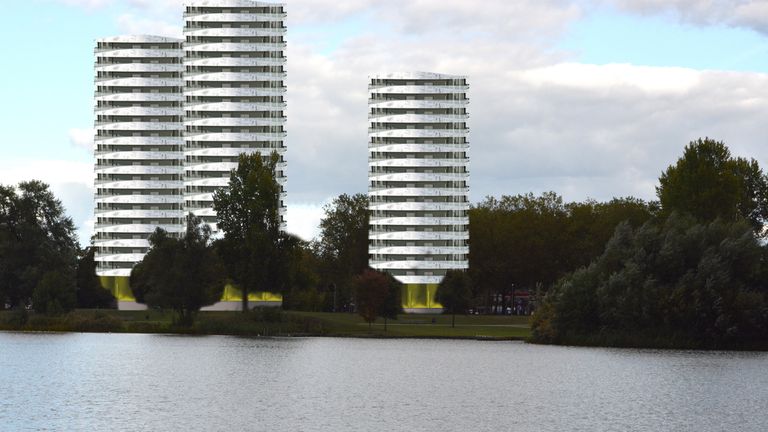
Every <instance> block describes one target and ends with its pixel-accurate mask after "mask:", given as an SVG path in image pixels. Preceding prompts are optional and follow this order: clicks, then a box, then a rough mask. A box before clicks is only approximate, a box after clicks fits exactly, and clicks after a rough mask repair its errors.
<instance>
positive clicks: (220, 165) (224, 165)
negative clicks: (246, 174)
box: [184, 153, 237, 172]
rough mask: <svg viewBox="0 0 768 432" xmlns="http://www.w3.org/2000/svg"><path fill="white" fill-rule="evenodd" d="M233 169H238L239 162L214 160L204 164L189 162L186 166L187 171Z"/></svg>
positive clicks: (226, 170)
mask: <svg viewBox="0 0 768 432" xmlns="http://www.w3.org/2000/svg"><path fill="white" fill-rule="evenodd" d="M187 154H189V153H187ZM233 169H237V162H214V163H203V164H197V165H189V164H188V165H185V166H184V171H185V172H202V171H217V172H230V171H232V170H233Z"/></svg>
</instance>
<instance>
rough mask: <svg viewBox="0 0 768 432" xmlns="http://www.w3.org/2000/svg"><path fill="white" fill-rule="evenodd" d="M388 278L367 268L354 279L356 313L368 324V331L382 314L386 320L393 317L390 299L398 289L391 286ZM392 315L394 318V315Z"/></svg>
mask: <svg viewBox="0 0 768 432" xmlns="http://www.w3.org/2000/svg"><path fill="white" fill-rule="evenodd" d="M388 276H389V275H387V274H385V273H382V272H378V271H376V270H373V269H370V268H369V269H366V270H364V271H363V272H362V273H361V274H360V275H358V276H357V277H355V279H354V289H355V300H356V306H357V312H358V313H359V314H360V316H361V317H363V319H364V320H365V322H367V323H368V328H369V329H370V328H371V324H372V323H373V322H374V321H376V317H378V316H382V315H383V314H385V315H386V316H387V318H391V317H392V316H393V307H392V303H393V302H392V299H393V298H395V296H396V295H397V293H396V291H399V287H397V286H396V285H395V284H393V283H392V281H391V280H390V278H389V277H388ZM393 292H395V294H393ZM388 300H389V301H388ZM394 315H395V316H396V313H394Z"/></svg>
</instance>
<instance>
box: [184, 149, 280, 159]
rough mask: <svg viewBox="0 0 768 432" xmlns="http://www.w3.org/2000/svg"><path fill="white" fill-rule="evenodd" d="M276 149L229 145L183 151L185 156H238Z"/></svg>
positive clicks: (263, 152) (267, 152)
mask: <svg viewBox="0 0 768 432" xmlns="http://www.w3.org/2000/svg"><path fill="white" fill-rule="evenodd" d="M275 150H276V149H273V148H268V147H267V148H264V147H260V148H255V147H251V148H231V147H223V148H206V149H197V150H187V151H186V152H184V154H185V155H186V156H228V157H238V156H240V155H241V154H242V153H245V154H253V153H259V154H263V155H268V154H270V153H272V152H273V151H275Z"/></svg>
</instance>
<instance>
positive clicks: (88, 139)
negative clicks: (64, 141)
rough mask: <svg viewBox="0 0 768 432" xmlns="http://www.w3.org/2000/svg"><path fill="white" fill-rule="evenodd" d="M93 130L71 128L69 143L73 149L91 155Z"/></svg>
mask: <svg viewBox="0 0 768 432" xmlns="http://www.w3.org/2000/svg"><path fill="white" fill-rule="evenodd" d="M93 136H94V130H93V128H88V129H82V128H72V129H70V130H69V142H70V144H72V145H73V146H75V147H78V148H81V149H85V150H87V151H88V152H89V153H93Z"/></svg>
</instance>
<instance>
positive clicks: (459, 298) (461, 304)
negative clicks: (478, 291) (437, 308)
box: [435, 270, 472, 327]
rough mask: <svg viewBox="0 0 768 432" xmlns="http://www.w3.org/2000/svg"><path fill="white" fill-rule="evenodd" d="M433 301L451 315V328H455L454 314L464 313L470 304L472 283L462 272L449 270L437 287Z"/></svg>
mask: <svg viewBox="0 0 768 432" xmlns="http://www.w3.org/2000/svg"><path fill="white" fill-rule="evenodd" d="M435 300H436V301H437V302H438V303H440V304H441V305H443V308H445V312H447V313H450V314H451V327H456V314H457V313H466V312H467V309H469V307H470V305H471V303H472V283H471V282H470V280H469V276H468V275H467V273H466V272H465V271H462V270H449V271H448V272H447V273H446V274H445V277H444V278H443V281H442V282H440V285H439V286H438V287H437V293H435Z"/></svg>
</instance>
